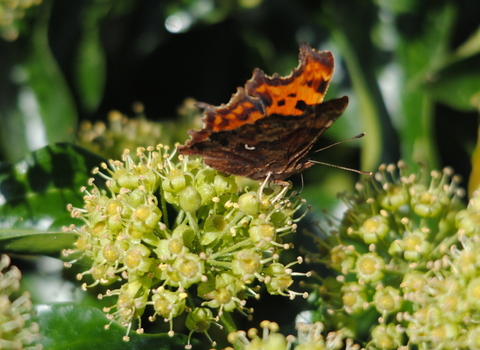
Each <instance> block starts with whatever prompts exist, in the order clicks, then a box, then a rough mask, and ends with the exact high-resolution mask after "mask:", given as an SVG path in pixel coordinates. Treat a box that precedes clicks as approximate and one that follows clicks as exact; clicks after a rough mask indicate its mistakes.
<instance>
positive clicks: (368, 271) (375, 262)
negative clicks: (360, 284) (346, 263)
mask: <svg viewBox="0 0 480 350" xmlns="http://www.w3.org/2000/svg"><path fill="white" fill-rule="evenodd" d="M355 269H356V270H357V278H358V279H359V280H362V281H364V282H377V281H379V280H380V279H382V278H383V271H384V270H385V262H384V261H383V259H382V258H381V257H380V256H378V255H377V254H375V253H367V254H363V255H361V256H360V257H359V258H358V259H357V262H356V264H355Z"/></svg>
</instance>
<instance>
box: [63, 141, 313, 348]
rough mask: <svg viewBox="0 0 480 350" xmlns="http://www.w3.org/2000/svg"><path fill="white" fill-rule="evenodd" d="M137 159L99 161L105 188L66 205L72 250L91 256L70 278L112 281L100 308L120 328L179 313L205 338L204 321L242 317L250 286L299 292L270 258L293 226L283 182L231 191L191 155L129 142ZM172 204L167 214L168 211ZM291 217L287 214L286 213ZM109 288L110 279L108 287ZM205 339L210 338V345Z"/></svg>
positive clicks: (227, 322) (285, 268)
mask: <svg viewBox="0 0 480 350" xmlns="http://www.w3.org/2000/svg"><path fill="white" fill-rule="evenodd" d="M137 156H138V159H139V160H138V162H135V161H134V160H133V158H132V156H131V155H130V153H129V152H128V151H126V152H125V153H124V156H123V161H122V162H120V161H111V162H110V167H107V165H106V164H103V170H102V172H108V174H102V172H100V171H98V172H99V173H100V174H102V176H104V177H105V178H106V179H107V181H106V187H107V188H108V191H102V190H100V189H99V188H97V187H96V186H95V185H94V183H93V181H92V182H91V183H90V185H91V186H90V188H89V189H88V190H87V189H85V197H84V198H85V206H84V208H70V209H71V213H72V216H73V217H76V218H81V219H83V220H84V223H85V224H84V225H83V226H82V227H81V228H75V227H70V228H69V229H71V230H74V232H76V233H77V234H78V236H79V237H78V240H77V242H76V249H75V250H70V251H67V252H66V253H67V254H72V253H74V252H81V253H82V255H83V256H87V257H90V258H91V259H92V261H93V263H92V266H91V268H89V269H88V270H87V271H85V272H84V273H83V274H81V275H80V276H79V279H82V278H83V277H85V276H86V275H89V276H90V277H91V278H92V279H93V282H91V283H90V284H87V283H84V288H88V287H93V286H96V285H105V286H108V285H111V284H113V283H114V282H120V286H119V287H118V288H115V289H108V290H107V291H106V292H105V294H104V295H102V297H106V296H116V302H115V303H114V304H113V305H112V307H109V308H106V309H105V311H106V312H107V314H108V317H110V318H111V319H112V320H117V321H119V322H120V323H121V324H122V325H123V326H125V327H127V336H126V337H125V340H128V331H129V330H130V328H131V327H132V326H133V324H134V322H135V321H138V328H137V332H142V331H143V329H142V327H141V317H142V315H144V313H147V315H149V316H150V317H149V319H150V320H151V321H153V320H155V318H157V317H161V318H163V319H164V321H165V322H168V323H169V324H170V332H169V334H170V335H173V330H172V329H173V319H174V318H175V317H177V316H179V315H181V314H183V313H184V312H187V313H188V314H187V317H186V322H185V324H186V326H187V327H188V329H189V330H190V335H191V334H192V333H193V332H194V331H197V332H202V333H205V334H206V335H207V336H208V329H209V327H210V326H211V324H212V323H217V322H221V323H223V325H224V326H226V327H227V329H228V330H231V329H235V327H234V325H232V324H231V322H233V321H231V317H229V313H230V312H233V311H234V310H238V311H240V312H241V313H244V314H247V313H248V312H249V311H250V310H249V309H247V308H246V303H247V299H248V298H250V297H254V298H258V297H259V293H258V288H259V286H260V285H263V286H264V287H266V290H267V291H268V292H269V293H270V294H273V295H275V294H276V295H283V296H286V297H289V298H292V299H293V298H294V297H295V296H297V295H301V296H303V297H306V296H307V295H306V294H301V293H298V292H295V291H293V290H291V289H290V286H291V285H292V283H293V277H294V276H295V275H304V274H300V273H295V272H293V270H292V267H293V265H295V264H298V263H301V258H298V260H296V261H293V262H291V263H288V264H285V265H284V264H282V263H281V262H280V255H281V253H282V252H283V251H284V250H286V249H290V248H291V244H289V243H285V242H283V241H282V237H284V236H285V235H287V234H289V233H291V232H294V231H295V229H296V227H297V225H296V221H297V220H299V219H300V217H301V216H302V215H301V213H300V214H298V215H296V214H297V213H298V211H299V209H300V208H301V206H302V205H303V204H304V201H303V200H302V199H300V198H298V197H292V198H290V197H288V196H287V195H286V192H287V191H286V190H287V188H285V187H282V186H277V185H270V186H268V185H267V184H264V185H265V186H261V187H260V188H259V189H257V190H251V189H248V188H247V187H245V188H243V189H241V188H239V186H238V185H237V183H236V182H235V177H233V176H228V175H224V174H221V173H219V172H217V171H216V170H214V169H212V168H209V167H207V166H206V165H204V164H203V162H201V161H200V160H198V159H192V158H190V159H189V158H188V157H185V158H184V157H182V156H178V157H177V156H176V154H175V150H174V151H173V152H172V153H170V150H169V148H168V147H166V146H162V145H159V146H157V148H153V147H150V148H148V149H143V148H139V149H138V151H137ZM172 207H173V208H174V209H175V212H176V217H175V219H174V220H171V218H169V217H168V215H167V214H168V213H171V212H172ZM294 216H295V217H297V216H298V217H297V218H296V219H294ZM115 285H117V284H115ZM212 342H213V341H212Z"/></svg>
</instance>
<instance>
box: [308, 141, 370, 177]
mask: <svg viewBox="0 0 480 350" xmlns="http://www.w3.org/2000/svg"><path fill="white" fill-rule="evenodd" d="M364 136H365V133H364V132H362V133H361V134H358V135H356V136H354V137H351V138H349V139H346V140H342V141H338V142H335V143H333V144H331V145H329V146H327V147H323V148H320V149H317V150H316V151H313V152H312V153H317V152H320V151H324V150H326V149H329V148H330V147H333V146H337V145H339V144H341V143H344V142H348V141H352V140H356V139H360V138H362V137H364ZM309 161H310V162H312V163H315V164H322V165H326V166H329V167H332V168H337V169H342V170H346V171H351V172H353V173H357V174H361V175H372V174H373V173H372V172H371V171H361V170H357V169H352V168H346V167H343V166H340V165H334V164H330V163H324V162H320V161H318V160H309Z"/></svg>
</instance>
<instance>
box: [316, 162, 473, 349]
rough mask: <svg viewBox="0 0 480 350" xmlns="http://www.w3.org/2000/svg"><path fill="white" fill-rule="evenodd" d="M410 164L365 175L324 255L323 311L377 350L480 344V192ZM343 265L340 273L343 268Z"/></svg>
mask: <svg viewBox="0 0 480 350" xmlns="http://www.w3.org/2000/svg"><path fill="white" fill-rule="evenodd" d="M459 182H460V179H459V177H458V176H455V175H453V171H452V170H451V169H450V168H446V169H444V170H443V171H442V172H440V171H432V172H430V173H428V172H427V171H426V169H421V170H420V171H419V172H418V173H416V174H410V173H409V172H408V169H407V167H406V166H405V165H404V164H403V163H401V162H400V163H399V164H398V167H396V166H394V165H389V166H384V165H382V166H381V167H380V168H379V171H378V173H377V174H376V175H375V178H374V179H371V181H368V180H367V181H365V182H362V183H359V184H358V186H357V188H356V190H357V192H356V193H355V194H353V195H346V194H344V195H342V198H343V201H344V202H345V204H346V205H347V206H348V210H347V211H346V213H345V215H344V217H343V220H342V221H341V222H340V223H339V224H338V226H337V228H336V229H334V230H333V232H328V233H325V237H324V238H323V239H318V246H319V249H320V251H321V252H326V257H325V256H323V257H320V258H317V261H321V262H323V263H324V264H326V265H327V266H328V267H330V269H331V274H333V275H334V276H335V277H331V276H330V277H326V275H325V276H323V277H322V276H319V280H320V281H321V283H320V284H319V286H318V288H317V293H316V295H315V296H314V295H313V293H312V295H311V297H312V300H313V299H315V301H314V302H315V303H317V305H318V309H317V312H316V313H314V314H315V315H316V317H318V318H320V319H321V320H323V322H324V323H325V325H326V327H327V329H334V330H338V329H341V330H342V331H343V332H344V333H345V334H347V335H348V336H350V337H352V338H353V339H355V340H357V341H361V342H363V344H364V346H365V348H367V349H406V348H417V349H480V326H479V321H480V312H479V300H480V253H479V252H480V219H479V218H480V193H475V194H474V196H473V197H472V199H471V200H470V202H469V204H468V207H467V208H465V206H464V204H463V202H462V201H461V200H460V197H462V196H464V190H463V189H461V188H459V187H458V184H459ZM333 271H334V272H333Z"/></svg>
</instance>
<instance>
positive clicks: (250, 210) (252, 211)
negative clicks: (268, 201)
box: [238, 191, 260, 216]
mask: <svg viewBox="0 0 480 350" xmlns="http://www.w3.org/2000/svg"><path fill="white" fill-rule="evenodd" d="M238 208H239V209H240V211H241V212H242V213H244V214H245V215H250V216H255V215H257V214H258V211H259V209H260V199H259V198H258V193H257V192H254V191H250V192H247V193H244V194H242V195H241V196H240V197H239V198H238Z"/></svg>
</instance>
